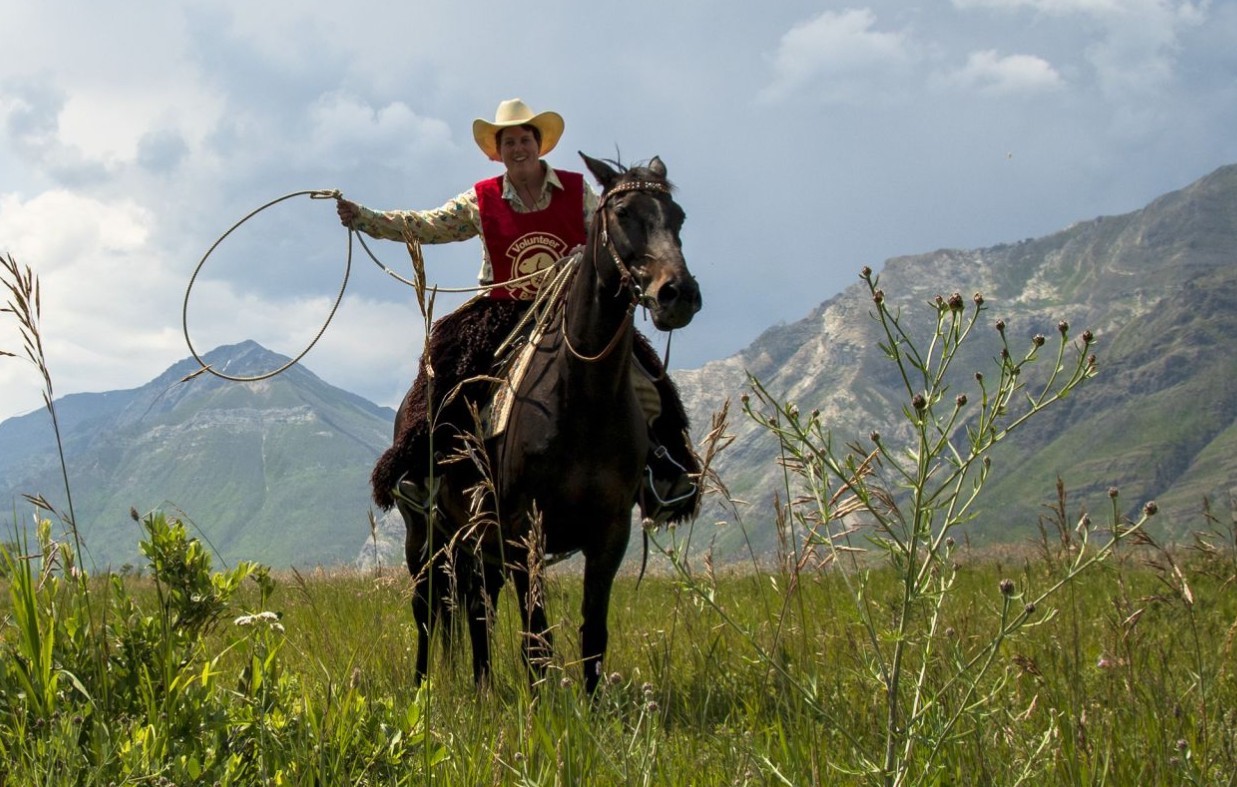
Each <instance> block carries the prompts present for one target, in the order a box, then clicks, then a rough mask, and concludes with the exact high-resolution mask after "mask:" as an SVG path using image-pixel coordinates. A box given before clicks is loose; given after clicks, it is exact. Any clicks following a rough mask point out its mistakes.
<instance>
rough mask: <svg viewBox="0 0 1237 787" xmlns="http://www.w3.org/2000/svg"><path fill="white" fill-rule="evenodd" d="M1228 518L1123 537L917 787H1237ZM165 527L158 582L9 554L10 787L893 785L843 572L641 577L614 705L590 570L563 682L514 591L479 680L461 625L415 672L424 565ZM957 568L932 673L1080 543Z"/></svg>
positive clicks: (885, 573) (1005, 672)
mask: <svg viewBox="0 0 1237 787" xmlns="http://www.w3.org/2000/svg"><path fill="white" fill-rule="evenodd" d="M1212 524H1213V525H1215V526H1214V527H1213V528H1212V529H1211V530H1209V531H1207V532H1206V533H1204V534H1202V535H1200V536H1199V537H1198V539H1197V540H1196V542H1195V543H1194V544H1193V545H1192V546H1191V548H1189V549H1185V550H1179V551H1178V550H1173V551H1169V550H1164V549H1160V548H1157V547H1154V546H1153V545H1150V544H1146V543H1144V544H1143V545H1141V546H1131V547H1129V548H1128V549H1122V550H1120V551H1118V552H1117V554H1115V555H1113V556H1112V557H1111V558H1110V559H1109V560H1108V561H1106V562H1105V563H1104V564H1103V566H1101V567H1099V568H1098V569H1097V570H1093V571H1090V572H1088V573H1087V574H1085V575H1083V576H1081V577H1080V578H1079V579H1077V580H1076V581H1074V582H1073V583H1071V585H1070V586H1069V589H1068V591H1066V592H1065V593H1063V594H1058V595H1057V596H1056V597H1055V600H1054V602H1053V603H1052V604H1043V605H1040V606H1039V608H1037V609H1036V610H1035V612H1034V614H1033V616H1032V617H1031V619H1030V620H1029V621H1028V622H1027V623H1026V624H1025V625H1023V626H1021V627H1020V628H1019V629H1018V630H1017V631H1016V632H1013V633H1011V634H1009V635H1008V636H1006V637H1004V638H1003V639H1002V642H1001V643H1000V645H999V647H998V648H997V650H996V652H995V653H994V664H993V669H991V670H988V671H987V673H986V674H985V675H984V676H983V677H982V678H981V679H979V680H976V681H974V686H973V689H974V693H973V694H972V695H971V696H972V697H973V698H974V699H973V701H972V702H970V703H969V704H967V705H966V706H965V707H962V708H959V709H958V710H959V711H960V713H961V719H960V721H959V723H957V724H956V725H954V726H953V727H952V728H951V729H950V730H949V731H948V732H947V733H946V734H943V735H940V736H938V738H937V739H936V740H930V739H931V738H932V737H933V736H932V734H931V732H925V733H924V734H923V735H922V740H921V741H920V744H921V745H920V747H918V749H917V750H916V752H915V753H914V754H913V755H912V756H911V757H910V759H909V760H908V761H907V762H905V763H903V765H904V767H903V768H902V769H901V770H900V772H899V776H898V781H901V782H905V783H954V784H958V783H967V784H985V783H986V784H1016V783H1054V784H1056V783H1059V784H1102V783H1109V784H1135V783H1139V784H1181V783H1186V784H1232V783H1233V779H1234V776H1233V774H1234V772H1237V676H1235V675H1234V669H1235V668H1237V659H1235V658H1234V653H1233V649H1234V637H1235V636H1237V593H1235V592H1234V584H1235V583H1237V551H1235V547H1237V545H1235V544H1234V543H1233V538H1234V534H1235V533H1237V528H1235V527H1234V526H1233V523H1232V521H1231V520H1230V521H1228V522H1227V523H1226V524H1227V528H1221V527H1219V524H1220V523H1218V522H1216V523H1212ZM143 527H144V528H145V529H146V530H147V533H148V537H147V540H146V544H147V547H146V552H147V554H148V555H149V556H150V558H151V560H152V565H151V566H149V567H147V568H146V570H145V571H143V572H141V573H140V574H138V573H133V574H130V575H128V576H124V577H119V576H113V577H101V578H96V579H90V580H86V581H81V580H77V579H74V578H72V577H71V576H68V577H66V576H59V577H58V576H57V575H56V572H55V571H50V570H49V571H46V572H40V570H39V567H41V566H43V565H44V564H43V559H44V558H46V559H47V560H48V561H50V562H49V563H48V564H47V567H48V568H51V567H52V566H51V563H54V562H55V561H57V560H61V559H63V558H64V557H65V556H66V555H67V554H68V552H67V550H65V549H63V546H64V545H57V544H55V543H54V540H51V539H47V540H45V541H44V543H43V548H46V551H45V552H42V553H41V554H40V552H41V550H40V549H28V550H27V551H28V553H29V554H33V555H35V556H36V558H37V560H20V559H14V558H13V557H12V556H10V558H9V560H8V561H7V563H6V565H7V567H8V574H7V576H6V578H5V585H7V588H6V589H7V590H8V593H7V594H6V600H7V603H6V605H5V608H4V617H3V620H4V624H5V625H4V628H3V640H2V641H0V647H3V650H4V667H3V669H2V670H0V674H2V675H3V681H0V763H2V765H0V783H4V784H14V785H16V784H22V785H27V784H113V783H114V784H191V783H203V784H416V783H423V782H428V781H430V780H433V781H436V782H438V783H444V784H847V783H855V784H861V783H880V782H883V781H888V780H887V779H886V778H885V777H886V776H888V775H890V774H882V773H881V772H880V770H879V768H876V767H875V764H876V763H879V762H880V752H881V751H882V750H883V748H884V746H885V733H886V730H885V725H886V721H887V720H886V715H885V712H884V706H885V700H884V697H883V694H884V688H885V687H884V686H883V685H882V684H881V681H880V680H878V679H877V673H876V670H875V667H874V664H873V660H872V654H871V650H870V648H869V646H868V644H867V642H866V634H865V625H864V623H863V622H862V621H861V620H860V619H859V617H858V615H857V614H856V611H855V608H854V605H853V603H851V601H850V595H849V592H848V590H847V588H846V582H845V578H844V577H843V576H842V573H843V572H842V571H841V570H838V569H836V568H835V569H833V570H813V569H797V568H796V565H797V563H796V562H795V561H794V560H789V559H788V560H786V561H783V562H782V564H781V567H780V568H774V569H771V570H766V571H760V572H757V571H755V570H752V568H751V567H729V568H727V569H726V570H720V569H719V570H716V571H709V570H708V569H707V565H706V566H705V567H703V568H702V569H701V571H700V572H699V573H697V572H690V573H682V572H676V571H674V570H670V569H668V568H667V567H666V565H667V564H666V562H665V561H662V563H661V564H660V565H661V568H662V570H659V571H656V572H654V573H652V574H650V575H648V576H645V577H644V578H643V579H642V580H640V581H638V582H637V577H635V576H632V575H627V576H625V577H623V578H622V579H621V581H620V582H619V584H618V587H617V590H616V603H615V608H614V610H613V611H612V628H613V634H612V640H611V648H610V652H609V655H608V658H607V664H606V669H607V672H608V675H607V679H606V681H605V682H604V683H603V686H602V688H601V689H600V691H599V694H598V695H597V696H596V697H595V698H593V699H591V700H590V698H588V697H587V696H585V694H584V692H583V689H582V687H581V675H580V668H579V665H578V664H576V663H573V659H574V658H575V654H578V642H577V641H576V635H575V626H576V625H577V621H578V615H577V609H578V606H579V602H580V583H579V581H578V577H576V576H575V575H574V571H573V570H572V569H571V567H570V566H564V567H561V568H559V569H557V570H555V571H554V572H553V573H552V576H550V577H548V578H547V581H546V592H547V598H548V601H549V608H550V614H551V620H552V621H555V622H556V625H555V646H556V656H555V661H554V663H553V664H552V665H551V669H550V673H549V675H550V677H549V678H548V679H547V680H546V681H545V683H543V684H542V685H540V686H538V687H536V688H535V689H533V688H530V686H529V684H528V678H527V673H526V672H525V670H524V667H523V665H522V662H521V659H520V656H519V655H518V654H519V650H520V648H519V643H520V633H519V631H518V625H517V621H516V620H515V617H516V615H515V612H514V607H515V604H514V601H513V600H512V599H511V598H510V592H508V593H506V594H504V596H503V600H502V602H501V603H500V607H499V610H498V615H497V621H496V646H495V653H496V658H495V672H494V675H493V678H492V682H491V684H490V685H488V686H485V687H482V688H481V689H480V690H478V689H477V687H475V686H474V685H473V682H472V676H471V669H470V667H469V660H468V647H467V637H466V635H464V634H463V633H462V632H460V633H459V637H458V639H457V641H456V642H455V644H454V647H453V650H452V651H451V654H450V655H449V654H448V653H447V651H446V649H445V648H443V647H441V646H440V647H438V648H436V650H435V658H434V660H433V662H432V666H431V677H430V680H429V682H428V683H427V684H426V685H424V686H422V687H421V688H420V689H418V688H417V687H416V686H414V685H413V684H412V680H411V674H412V668H413V652H414V649H415V632H414V629H413V624H412V620H411V614H410V612H409V579H408V576H407V573H406V571H405V570H403V569H402V568H391V569H386V570H382V571H379V572H369V573H364V574H362V573H358V572H355V571H318V572H312V573H309V574H298V573H292V574H287V575H280V576H278V577H272V576H271V575H270V574H269V573H267V572H264V571H262V570H261V569H260V568H256V567H252V566H244V565H243V566H238V567H235V568H232V569H230V570H226V571H212V570H210V569H209V566H208V563H209V561H208V558H206V557H205V554H206V553H205V552H204V551H202V550H201V546H200V544H197V543H196V542H194V541H193V540H192V539H191V538H189V537H187V535H186V534H185V532H184V530H183V528H182V527H178V526H177V523H175V522H170V521H168V520H166V519H165V518H163V517H162V516H161V515H157V514H156V515H151V516H149V517H147V518H146V519H145V520H144V524H143ZM27 546H28V547H29V546H37V545H27ZM955 557H956V562H957V564H958V565H957V569H956V582H955V585H954V587H953V589H952V591H951V594H950V601H949V603H948V605H947V610H946V611H945V613H944V614H943V616H942V621H941V622H942V626H941V627H940V628H939V631H938V633H937V634H936V635H934V637H933V639H934V641H933V642H917V643H915V645H916V648H915V653H916V654H918V655H917V656H916V657H915V659H914V660H915V661H916V662H918V663H915V664H914V669H915V670H916V671H918V670H919V669H921V668H922V669H926V670H929V671H930V672H931V673H934V674H931V675H929V676H928V678H927V680H928V681H929V682H935V684H936V685H944V684H947V683H948V681H949V680H950V679H951V678H956V677H957V675H959V674H960V673H961V670H960V669H959V667H958V665H959V662H960V661H962V660H965V658H966V654H968V653H971V652H974V651H975V650H976V648H977V647H978V648H979V649H981V650H982V648H983V646H984V645H985V643H987V642H989V641H990V640H991V638H992V627H993V621H995V620H999V619H1000V616H1001V609H1002V608H1003V607H1006V606H1009V605H1010V603H1011V602H1012V604H1013V605H1014V606H1016V607H1017V609H1019V610H1023V609H1024V608H1025V603H1026V601H1025V600H1026V599H1029V598H1032V597H1034V596H1035V595H1036V594H1037V593H1038V592H1039V591H1040V590H1042V589H1043V588H1045V587H1047V586H1050V585H1051V584H1053V583H1054V582H1055V581H1056V580H1057V579H1058V578H1059V577H1060V575H1061V570H1062V565H1063V562H1062V561H1063V559H1064V558H1065V556H1064V553H1063V552H1062V551H1061V550H1060V549H1059V548H1056V547H1054V546H1053V545H1052V544H1051V542H1048V541H1045V542H1044V543H1043V544H1041V545H1040V546H1035V545H1026V546H1024V547H1020V548H1017V549H1013V548H1011V549H1006V550H1003V551H1002V552H1000V553H992V552H986V553H975V554H972V553H970V552H969V551H967V550H965V549H963V550H960V551H959V552H958V553H957V554H956V555H955ZM702 562H704V561H702ZM1066 562H1067V561H1066ZM156 565H157V566H158V568H156ZM60 568H64V567H63V566H60ZM70 573H72V572H70ZM870 578H871V582H870V583H869V584H868V592H869V593H870V594H871V596H872V600H873V603H874V604H875V605H876V606H878V607H881V608H886V609H892V608H894V607H895V606H896V603H897V598H898V597H899V592H900V591H899V587H900V582H899V581H898V577H897V576H896V574H895V573H894V571H893V570H892V569H890V568H887V567H876V568H873V569H872V570H871V572H870ZM1010 582H1012V585H1013V589H1012V590H1003V583H1006V584H1005V585H1004V588H1008V583H1010ZM92 627H93V628H94V629H95V631H96V634H95V635H94V636H92V635H91V629H92Z"/></svg>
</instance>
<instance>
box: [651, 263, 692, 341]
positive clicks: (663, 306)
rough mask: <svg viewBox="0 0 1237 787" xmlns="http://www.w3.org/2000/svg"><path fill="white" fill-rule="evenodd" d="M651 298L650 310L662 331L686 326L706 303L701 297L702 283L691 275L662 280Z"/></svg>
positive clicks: (654, 322) (654, 321) (655, 322)
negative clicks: (698, 282) (697, 281)
mask: <svg viewBox="0 0 1237 787" xmlns="http://www.w3.org/2000/svg"><path fill="white" fill-rule="evenodd" d="M651 300H652V303H651V304H650V307H649V312H650V313H651V314H652V316H653V325H655V326H657V328H658V330H662V331H672V330H674V329H676V328H682V327H684V326H686V325H687V324H688V323H690V322H691V321H692V317H695V316H696V312H698V311H700V307H701V306H702V305H703V303H704V301H703V299H702V298H701V297H700V285H699V284H697V283H696V277H694V276H690V275H689V276H684V277H682V278H679V279H672V280H669V281H665V282H662V284H661V286H660V287H658V288H657V291H656V292H655V293H652V298H651Z"/></svg>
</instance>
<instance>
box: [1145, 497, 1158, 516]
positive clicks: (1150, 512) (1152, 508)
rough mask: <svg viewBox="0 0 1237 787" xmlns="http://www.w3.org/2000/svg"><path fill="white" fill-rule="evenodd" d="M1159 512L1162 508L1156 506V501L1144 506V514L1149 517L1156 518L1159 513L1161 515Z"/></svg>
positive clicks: (1150, 501)
mask: <svg viewBox="0 0 1237 787" xmlns="http://www.w3.org/2000/svg"><path fill="white" fill-rule="evenodd" d="M1159 511H1160V507H1159V505H1157V504H1156V502H1155V501H1154V500H1148V501H1147V504H1146V505H1145V506H1143V513H1145V514H1146V515H1147V516H1155V515H1156V514H1157V513H1159Z"/></svg>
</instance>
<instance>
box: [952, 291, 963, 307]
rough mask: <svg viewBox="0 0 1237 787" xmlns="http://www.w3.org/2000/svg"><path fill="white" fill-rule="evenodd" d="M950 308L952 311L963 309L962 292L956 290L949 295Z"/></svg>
mask: <svg viewBox="0 0 1237 787" xmlns="http://www.w3.org/2000/svg"><path fill="white" fill-rule="evenodd" d="M949 310H950V311H951V312H959V311H962V293H960V292H955V293H954V294H953V295H950V296H949Z"/></svg>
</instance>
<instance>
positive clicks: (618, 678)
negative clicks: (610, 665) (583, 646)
mask: <svg viewBox="0 0 1237 787" xmlns="http://www.w3.org/2000/svg"><path fill="white" fill-rule="evenodd" d="M609 681H610V685H611V686H617V685H619V684H620V683H622V682H623V676H622V675H620V674H619V673H617V672H611V673H610V677H609Z"/></svg>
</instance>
